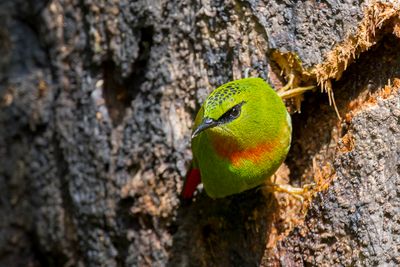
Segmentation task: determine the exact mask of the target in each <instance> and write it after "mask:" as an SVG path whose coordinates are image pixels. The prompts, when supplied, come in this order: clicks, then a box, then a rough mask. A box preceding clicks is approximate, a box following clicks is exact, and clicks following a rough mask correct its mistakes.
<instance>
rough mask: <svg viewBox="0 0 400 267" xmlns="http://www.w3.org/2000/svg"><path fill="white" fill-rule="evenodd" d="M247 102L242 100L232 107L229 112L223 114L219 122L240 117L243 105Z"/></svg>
mask: <svg viewBox="0 0 400 267" xmlns="http://www.w3.org/2000/svg"><path fill="white" fill-rule="evenodd" d="M244 103H245V102H241V103H239V104H237V105H235V106H233V107H232V108H230V109H229V110H228V111H227V112H225V113H224V114H222V116H221V117H220V118H219V119H218V120H217V121H218V123H219V124H224V123H228V122H230V121H233V120H234V119H236V118H238V117H239V116H240V112H241V110H242V105H243V104H244Z"/></svg>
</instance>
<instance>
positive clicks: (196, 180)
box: [182, 168, 201, 199]
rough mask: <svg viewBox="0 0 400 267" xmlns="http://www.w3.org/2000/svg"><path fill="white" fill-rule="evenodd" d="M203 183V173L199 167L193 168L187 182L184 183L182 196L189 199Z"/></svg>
mask: <svg viewBox="0 0 400 267" xmlns="http://www.w3.org/2000/svg"><path fill="white" fill-rule="evenodd" d="M200 183H201V175H200V170H199V169H194V168H193V169H191V170H190V171H189V172H188V175H187V176H186V181H185V184H184V185H183V190H182V197H183V198H185V199H189V198H192V197H193V194H194V192H195V191H196V187H197V186H198V185H199V184H200Z"/></svg>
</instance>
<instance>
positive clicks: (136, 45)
mask: <svg viewBox="0 0 400 267" xmlns="http://www.w3.org/2000/svg"><path fill="white" fill-rule="evenodd" d="M382 2H383V3H381V4H380V3H379V2H375V1H363V0H339V1H333V0H321V1H313V0H306V1H281V0H272V1H267V0H263V1H254V0H214V1H211V0H208V1H196V0H193V1H182V0H173V1H168V0H165V1H161V0H160V1H145V0H138V1H128V0H108V1H97V2H96V1H91V0H37V1H33V0H2V1H0V55H1V56H0V100H1V103H0V107H1V109H0V195H1V198H0V218H1V220H0V266H166V265H169V266H259V265H262V266H279V265H282V266H302V265H333V264H338V265H355V266H363V265H364V266H367V265H385V264H386V265H398V264H400V251H399V249H400V228H399V223H400V217H399V213H400V212H399V211H400V201H399V195H400V189H399V188H400V187H399V183H400V174H399V173H400V165H399V163H400V144H399V140H400V97H399V95H398V88H399V85H400V84H399V82H398V81H397V80H395V78H400V45H399V43H400V42H399V37H400V27H399V26H398V25H399V24H398V22H399V14H400V12H399V7H398V6H396V1H392V3H391V1H382ZM368 10H369V11H368ZM360 25H361V26H360ZM335 49H336V50H335ZM366 50H369V51H367V52H365V51H366ZM332 51H336V52H332ZM277 52H280V53H277ZM289 52H290V53H289ZM288 53H289V54H288ZM277 55H278V56H277ZM279 55H280V56H279ZM288 55H295V57H294V58H296V59H298V60H295V62H297V63H298V62H301V63H302V67H299V66H300V65H298V64H297V65H296V64H295V63H293V62H292V63H293V64H294V65H293V64H286V65H285V64H284V63H282V62H286V61H285V60H286V59H288V58H289V56H288ZM292 58H293V57H292ZM354 58H357V59H356V60H355V59H354ZM335 64H336V65H335ZM296 66H297V67H296ZM246 68H250V75H251V76H259V77H262V78H264V79H266V80H268V81H269V82H270V83H271V84H272V85H274V86H275V87H276V88H277V87H280V86H282V84H284V83H285V77H282V70H283V73H284V74H288V73H289V72H290V71H293V73H295V74H296V83H298V84H300V83H301V82H306V83H317V82H319V84H320V85H322V86H324V88H326V89H327V90H328V91H329V92H332V90H333V92H334V93H335V99H336V103H337V107H338V111H339V113H340V115H341V116H342V117H343V120H342V121H339V119H338V117H337V115H336V113H335V111H334V108H333V107H332V106H330V105H329V104H328V97H327V94H326V93H325V92H322V93H321V92H319V91H318V92H314V93H308V94H306V95H305V97H304V101H303V103H302V109H301V110H302V113H301V114H294V115H293V123H294V136H293V145H292V149H291V152H290V153H289V156H288V158H287V161H286V163H285V168H283V171H282V174H281V176H282V177H283V178H282V179H289V178H290V180H291V181H292V183H295V184H299V183H303V182H307V181H308V182H309V181H311V180H312V179H313V177H314V178H315V179H316V180H317V181H318V185H319V186H318V190H316V192H314V193H315V197H314V198H313V199H311V200H309V201H311V203H310V205H309V206H307V205H305V206H304V207H303V209H302V211H299V203H297V202H296V201H294V200H292V199H287V196H282V195H277V194H276V195H268V194H264V193H263V192H262V191H261V190H250V191H249V192H245V193H243V194H240V195H237V196H233V197H229V198H226V199H221V200H211V199H210V198H208V197H207V196H206V195H205V194H204V193H200V194H199V195H198V196H197V198H196V200H195V201H194V202H192V203H181V202H180V201H179V198H178V194H179V192H180V190H181V188H182V183H183V177H184V175H185V173H186V169H187V166H188V164H189V162H190V159H191V152H190V149H189V147H190V129H191V125H192V119H193V117H194V115H195V112H196V110H197V108H198V107H199V105H200V103H201V102H202V101H203V100H204V98H205V97H206V95H207V94H208V93H209V92H210V91H211V90H212V89H213V88H215V87H216V86H218V85H220V84H222V83H225V82H227V81H230V80H232V79H235V78H240V77H243V75H244V72H245V70H246ZM286 78H287V77H286ZM335 79H336V80H338V81H333V80H335ZM331 80H332V82H331ZM385 85H387V86H386V87H385ZM381 88H384V90H381ZM368 93H369V94H371V95H367V94H368ZM288 104H290V103H288ZM289 172H290V174H289ZM331 181H332V182H331ZM330 182H331V183H330ZM321 184H322V185H323V186H322V185H321ZM322 188H324V190H322ZM317 191H318V192H317ZM285 203H286V204H285ZM293 203H294V204H293ZM305 204H306V203H305ZM307 210H308V212H307ZM304 212H307V215H306V217H305V218H303V217H302V214H304Z"/></svg>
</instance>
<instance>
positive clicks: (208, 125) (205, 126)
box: [192, 118, 218, 139]
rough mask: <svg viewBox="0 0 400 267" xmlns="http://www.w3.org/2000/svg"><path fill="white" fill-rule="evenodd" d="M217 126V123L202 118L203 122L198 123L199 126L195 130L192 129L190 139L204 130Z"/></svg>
mask: <svg viewBox="0 0 400 267" xmlns="http://www.w3.org/2000/svg"><path fill="white" fill-rule="evenodd" d="M217 125H218V122H217V121H215V120H213V119H211V118H204V119H203V121H202V122H201V123H200V125H199V126H197V128H196V129H194V131H193V133H192V139H193V138H195V137H196V136H198V135H199V133H201V132H202V131H204V130H207V129H209V128H212V127H215V126H217Z"/></svg>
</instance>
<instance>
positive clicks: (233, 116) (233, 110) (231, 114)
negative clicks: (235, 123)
mask: <svg viewBox="0 0 400 267" xmlns="http://www.w3.org/2000/svg"><path fill="white" fill-rule="evenodd" d="M239 115H240V107H238V106H234V107H233V108H231V109H230V110H229V117H231V119H236V118H237V117H239Z"/></svg>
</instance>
